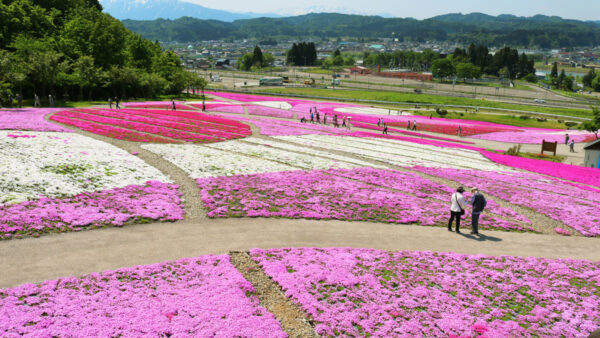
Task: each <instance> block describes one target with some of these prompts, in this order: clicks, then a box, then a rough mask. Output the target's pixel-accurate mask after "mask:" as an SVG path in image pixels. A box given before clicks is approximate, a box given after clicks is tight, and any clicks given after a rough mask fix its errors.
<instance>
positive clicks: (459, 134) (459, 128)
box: [458, 126, 462, 136]
mask: <svg viewBox="0 0 600 338" xmlns="http://www.w3.org/2000/svg"><path fill="white" fill-rule="evenodd" d="M458 136H462V127H461V126H458Z"/></svg>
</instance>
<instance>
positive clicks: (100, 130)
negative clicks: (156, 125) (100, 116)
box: [50, 115, 177, 143]
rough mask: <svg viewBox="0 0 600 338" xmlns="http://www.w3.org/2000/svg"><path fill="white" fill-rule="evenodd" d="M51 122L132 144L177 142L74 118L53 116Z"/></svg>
mask: <svg viewBox="0 0 600 338" xmlns="http://www.w3.org/2000/svg"><path fill="white" fill-rule="evenodd" d="M50 119H51V120H53V121H56V122H59V123H64V124H66V125H69V126H73V127H77V128H79V129H81V130H85V131H87V132H90V133H93V134H96V135H102V136H106V137H110V138H114V139H118V140H126V141H132V142H159V143H175V142H177V141H176V140H169V139H166V138H163V137H158V136H153V135H149V134H144V133H138V132H136V131H133V130H130V129H125V128H119V127H115V126H109V125H105V124H99V123H95V122H90V121H83V120H79V119H76V118H72V117H67V116H61V115H53V116H51V117H50Z"/></svg>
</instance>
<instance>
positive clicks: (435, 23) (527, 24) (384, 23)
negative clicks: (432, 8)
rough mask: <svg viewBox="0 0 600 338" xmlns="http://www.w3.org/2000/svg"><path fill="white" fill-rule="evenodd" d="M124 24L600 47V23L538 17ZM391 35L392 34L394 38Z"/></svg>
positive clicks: (179, 32)
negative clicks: (599, 45)
mask: <svg viewBox="0 0 600 338" xmlns="http://www.w3.org/2000/svg"><path fill="white" fill-rule="evenodd" d="M123 23H124V24H125V26H126V27H127V28H129V29H131V30H133V31H135V32H138V33H140V34H142V35H143V36H145V37H147V38H149V39H152V40H159V41H180V42H188V41H202V40H217V39H240V38H265V37H280V38H314V37H320V38H336V37H340V38H357V39H361V38H364V39H370V38H381V37H394V38H398V39H400V40H402V41H426V40H436V41H456V42H461V43H465V44H470V43H475V44H483V45H486V46H503V45H511V46H515V47H541V48H559V47H574V46H596V45H598V44H600V25H599V24H598V23H595V22H584V21H577V20H567V19H562V18H559V17H550V16H543V15H537V16H533V17H529V18H525V17H517V16H512V15H500V16H497V17H494V16H490V15H486V14H480V13H472V14H467V15H463V14H448V15H443V16H438V17H434V18H431V19H426V20H416V19H411V18H406V19H404V18H383V17H379V16H363V15H346V14H336V13H320V14H307V15H300V16H293V17H286V18H257V19H247V20H236V21H234V22H231V23H229V22H222V21H216V20H200V19H194V18H190V17H183V18H180V19H176V20H165V19H157V20H152V21H135V20H124V21H123ZM392 33H393V34H392Z"/></svg>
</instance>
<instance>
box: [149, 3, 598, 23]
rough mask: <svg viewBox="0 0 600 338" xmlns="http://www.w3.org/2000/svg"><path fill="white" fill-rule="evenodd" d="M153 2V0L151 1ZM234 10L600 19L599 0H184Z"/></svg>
mask: <svg viewBox="0 0 600 338" xmlns="http://www.w3.org/2000/svg"><path fill="white" fill-rule="evenodd" d="M149 1H152V0H149ZM185 1H188V2H193V3H197V4H199V5H202V6H205V7H210V8H216V9H224V10H228V11H234V12H255V13H276V14H281V15H291V14H304V13H306V12H322V11H325V12H331V11H335V12H345V13H353V14H387V15H392V16H397V17H414V18H417V19H424V18H429V17H432V16H436V15H440V14H446V13H458V12H462V13H471V12H482V13H486V14H491V15H498V14H515V15H519V16H532V15H535V14H545V15H558V16H561V17H564V18H569V19H579V20H600V1H598V0H570V1H565V0H495V1H489V0H416V1H415V0H391V1H390V0H369V1H365V0H320V1H319V0H284V1H281V0H255V1H247V0H228V1H222V0H185Z"/></svg>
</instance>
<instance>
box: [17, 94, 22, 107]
mask: <svg viewBox="0 0 600 338" xmlns="http://www.w3.org/2000/svg"><path fill="white" fill-rule="evenodd" d="M17 106H18V107H19V108H21V107H22V106H23V96H21V94H20V93H19V94H17Z"/></svg>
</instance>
